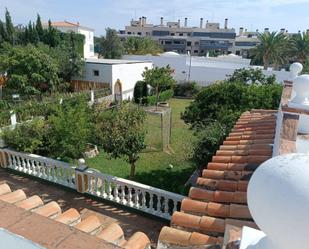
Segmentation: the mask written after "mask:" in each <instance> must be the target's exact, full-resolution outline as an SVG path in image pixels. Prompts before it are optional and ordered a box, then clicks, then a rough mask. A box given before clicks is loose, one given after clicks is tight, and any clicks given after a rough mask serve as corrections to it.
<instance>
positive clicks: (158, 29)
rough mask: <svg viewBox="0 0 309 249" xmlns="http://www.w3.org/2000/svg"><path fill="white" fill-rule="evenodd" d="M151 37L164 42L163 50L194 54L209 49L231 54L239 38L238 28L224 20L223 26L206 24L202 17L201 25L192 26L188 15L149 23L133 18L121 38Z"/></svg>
mask: <svg viewBox="0 0 309 249" xmlns="http://www.w3.org/2000/svg"><path fill="white" fill-rule="evenodd" d="M134 36H135V37H151V38H152V39H154V40H156V41H158V42H159V44H161V45H162V47H163V49H164V51H175V52H177V53H180V54H184V53H187V52H188V51H190V52H191V53H192V55H201V56H202V55H206V54H207V52H209V51H215V52H220V53H223V54H228V53H231V52H232V51H233V46H234V41H235V37H236V33H235V29H233V28H229V27H228V19H225V22H224V27H223V28H221V27H220V23H213V22H208V21H206V23H204V19H203V18H200V25H199V26H198V27H194V26H189V25H188V18H185V20H184V22H183V23H181V21H180V20H178V21H177V22H166V23H165V22H164V19H163V17H161V20H160V24H159V25H154V24H150V23H147V18H146V17H141V18H139V20H131V23H130V25H129V26H126V27H125V30H120V31H119V37H121V38H122V39H126V38H127V37H134Z"/></svg>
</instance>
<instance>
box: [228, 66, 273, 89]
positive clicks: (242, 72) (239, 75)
mask: <svg viewBox="0 0 309 249" xmlns="http://www.w3.org/2000/svg"><path fill="white" fill-rule="evenodd" d="M228 81H230V82H242V83H245V84H262V85H263V84H275V83H276V76H275V75H274V74H273V75H271V76H266V75H265V74H263V71H262V70H261V69H259V68H241V69H236V70H235V71H234V73H233V75H231V76H230V78H229V79H228Z"/></svg>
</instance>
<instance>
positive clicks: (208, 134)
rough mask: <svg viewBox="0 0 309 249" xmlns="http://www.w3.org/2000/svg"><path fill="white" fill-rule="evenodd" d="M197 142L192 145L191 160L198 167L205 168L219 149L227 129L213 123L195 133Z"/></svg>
mask: <svg viewBox="0 0 309 249" xmlns="http://www.w3.org/2000/svg"><path fill="white" fill-rule="evenodd" d="M195 135H196V136H197V137H198V140H197V141H196V142H195V144H194V152H193V155H192V160H193V161H194V162H195V163H196V164H197V165H198V166H205V165H206V164H207V162H209V161H210V160H211V157H212V156H213V155H214V154H215V152H216V151H217V150H218V149H219V146H220V144H222V142H223V140H224V138H225V137H226V135H227V129H226V127H225V126H224V125H222V124H220V123H219V122H213V123H211V124H209V125H208V126H206V127H203V128H202V129H199V130H197V131H196V132H195Z"/></svg>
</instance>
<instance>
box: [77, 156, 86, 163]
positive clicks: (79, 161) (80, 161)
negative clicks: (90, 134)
mask: <svg viewBox="0 0 309 249" xmlns="http://www.w3.org/2000/svg"><path fill="white" fill-rule="evenodd" d="M78 164H79V165H84V164H86V161H85V159H84V158H80V159H78Z"/></svg>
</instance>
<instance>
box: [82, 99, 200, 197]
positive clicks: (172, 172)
mask: <svg viewBox="0 0 309 249" xmlns="http://www.w3.org/2000/svg"><path fill="white" fill-rule="evenodd" d="M190 101H191V100H184V99H171V100H170V101H169V103H170V106H171V107H172V136H171V148H172V150H173V152H174V153H172V154H167V153H164V152H161V151H151V150H149V149H146V150H145V151H144V152H143V153H141V157H140V159H139V160H138V162H137V167H136V176H135V178H134V180H135V181H137V182H140V183H144V184H147V185H151V186H154V187H158V188H162V189H165V190H169V191H173V192H178V193H183V194H185V189H184V183H185V182H186V181H187V180H188V178H189V177H190V175H191V174H192V173H193V171H194V165H193V164H192V163H191V162H190V161H189V160H187V158H188V155H189V153H190V151H191V150H192V142H193V141H194V136H193V134H192V131H191V130H189V127H188V125H186V124H185V123H184V122H183V121H182V120H181V119H180V113H181V112H182V111H184V109H185V107H186V106H188V105H189V104H190ZM146 124H147V126H148V128H150V129H148V132H147V136H146V143H147V144H148V145H150V146H151V147H152V148H153V147H157V148H158V145H159V144H160V141H161V138H160V133H159V124H160V121H159V118H158V117H154V116H150V115H148V116H147V122H146ZM86 161H87V165H88V166H89V167H91V168H96V169H98V170H100V171H101V172H102V173H106V174H110V175H114V176H118V177H122V178H128V176H129V173H130V165H129V164H128V163H127V162H125V161H124V160H123V159H110V158H109V157H108V155H106V154H105V153H102V152H101V153H100V155H99V156H97V157H96V158H92V159H87V160H86ZM170 164H171V165H173V169H170V168H169V165H170Z"/></svg>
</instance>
